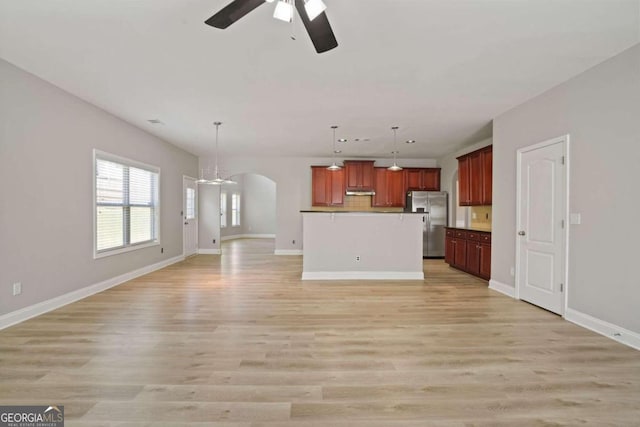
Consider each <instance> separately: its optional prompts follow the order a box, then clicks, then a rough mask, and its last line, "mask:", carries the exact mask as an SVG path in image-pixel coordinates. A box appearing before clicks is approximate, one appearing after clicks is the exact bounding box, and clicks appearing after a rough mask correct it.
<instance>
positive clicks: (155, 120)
mask: <svg viewBox="0 0 640 427" xmlns="http://www.w3.org/2000/svg"><path fill="white" fill-rule="evenodd" d="M147 121H148V122H149V123H151V124H152V125H163V124H164V123H162V120H160V119H149V120H147Z"/></svg>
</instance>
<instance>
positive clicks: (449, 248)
mask: <svg viewBox="0 0 640 427" xmlns="http://www.w3.org/2000/svg"><path fill="white" fill-rule="evenodd" d="M454 240H455V239H454V238H453V237H449V236H447V237H445V239H444V242H445V245H444V262H446V263H447V264H449V265H452V264H453V260H454V256H455V251H456V247H455V245H454V243H453V242H454Z"/></svg>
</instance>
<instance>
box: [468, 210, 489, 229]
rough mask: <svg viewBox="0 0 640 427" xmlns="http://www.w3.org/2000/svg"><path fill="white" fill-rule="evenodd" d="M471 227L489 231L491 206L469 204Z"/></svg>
mask: <svg viewBox="0 0 640 427" xmlns="http://www.w3.org/2000/svg"><path fill="white" fill-rule="evenodd" d="M471 228H474V229H478V230H486V231H491V206H471Z"/></svg>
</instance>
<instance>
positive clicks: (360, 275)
mask: <svg viewBox="0 0 640 427" xmlns="http://www.w3.org/2000/svg"><path fill="white" fill-rule="evenodd" d="M302 280H424V273H423V272H422V271H419V272H418V271H305V272H303V273H302Z"/></svg>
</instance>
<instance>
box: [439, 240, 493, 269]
mask: <svg viewBox="0 0 640 427" xmlns="http://www.w3.org/2000/svg"><path fill="white" fill-rule="evenodd" d="M445 239H446V245H445V257H444V260H445V262H446V263H448V264H449V265H450V266H451V267H454V268H457V269H460V270H463V271H466V272H467V273H469V274H473V275H474V276H478V277H480V278H482V279H486V280H489V279H490V278H491V233H487V232H481V231H473V230H464V229H458V228H447V231H446V237H445Z"/></svg>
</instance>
